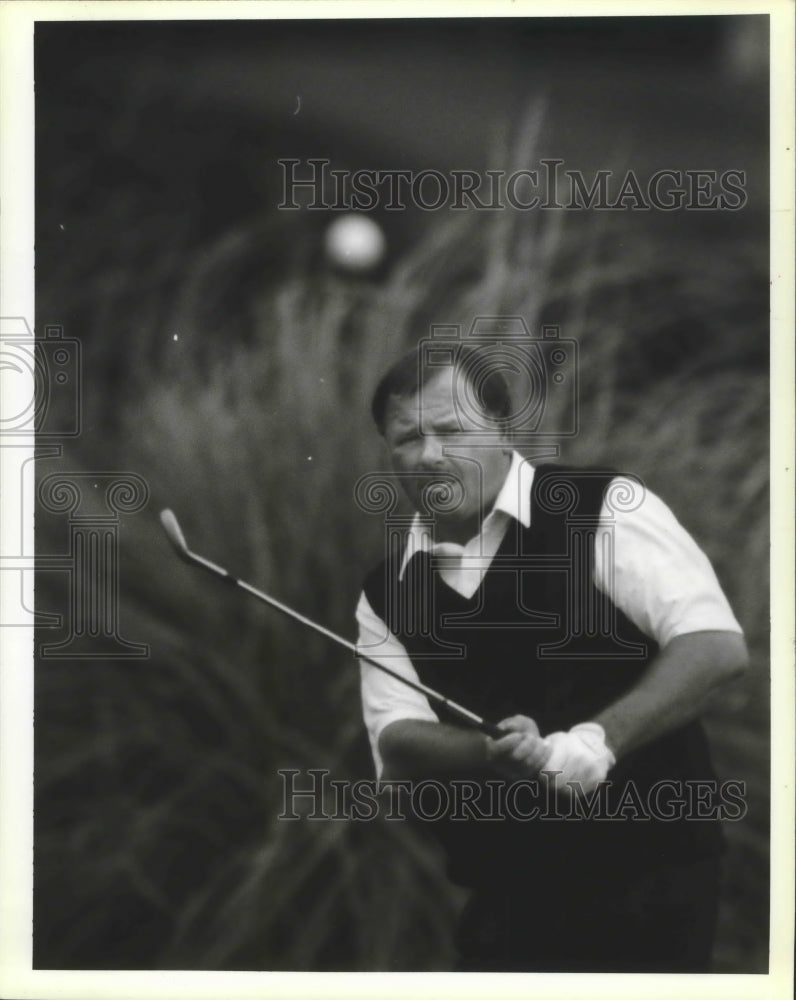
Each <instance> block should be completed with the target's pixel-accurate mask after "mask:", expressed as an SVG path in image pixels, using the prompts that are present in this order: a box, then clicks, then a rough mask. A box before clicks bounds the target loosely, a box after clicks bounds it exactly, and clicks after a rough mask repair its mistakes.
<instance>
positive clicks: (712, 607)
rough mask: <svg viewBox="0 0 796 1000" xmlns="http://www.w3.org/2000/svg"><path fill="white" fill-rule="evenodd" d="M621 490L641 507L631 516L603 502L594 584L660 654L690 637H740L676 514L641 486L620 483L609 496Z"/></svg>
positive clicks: (631, 511)
mask: <svg viewBox="0 0 796 1000" xmlns="http://www.w3.org/2000/svg"><path fill="white" fill-rule="evenodd" d="M623 484H625V485H626V487H627V489H628V490H629V491H630V492H629V493H628V494H626V496H633V497H634V498H635V500H634V501H633V502H632V503H629V504H627V505H626V508H627V509H625V510H622V509H618V508H619V505H618V504H611V503H610V502H609V500H608V499H607V498H606V501H605V502H604V503H603V507H602V510H601V512H600V527H599V530H598V532H597V538H596V539H595V564H594V582H595V585H596V586H597V587H598V588H599V589H600V590H601V591H602V592H603V593H606V594H608V595H609V596H610V597H611V599H612V600H613V602H614V604H615V605H616V606H617V608H619V609H620V610H621V611H623V612H624V613H625V614H626V615H627V617H628V618H629V619H630V620H631V621H632V622H633V623H634V625H636V626H638V628H640V629H641V631H642V632H644V633H645V634H646V635H648V636H650V638H653V639H655V641H656V642H657V643H658V644H659V645H660V646H661V647H663V646H665V645H666V644H667V643H668V642H671V640H672V639H674V638H675V637H676V636H678V635H685V634H687V633H689V632H704V631H726V632H741V631H742V629H741V626H740V625H739V624H738V622H737V620H736V618H735V616H734V615H733V613H732V610H731V608H730V605H729V602H728V601H727V598H726V597H725V596H724V592H723V591H722V589H721V586H720V584H719V581H718V579H717V578H716V574H715V572H714V571H713V567H712V566H711V565H710V562H709V561H708V558H707V556H706V555H705V554H704V552H702V550H701V549H700V548H699V546H698V545H697V544H696V542H695V541H694V539H693V538H692V537H691V536H690V535H689V534H688V532H687V531H686V530H685V528H683V526H682V525H681V524H680V523H679V522H678V520H677V519H676V518H675V516H674V514H673V513H672V512H671V510H670V509H669V508H668V507H667V506H666V504H665V503H664V502H663V501H662V500H661V499H660V498H659V497H657V496H655V494H654V493H650V492H649V490H647V489H645V488H643V487H642V486H641V484H640V483H639V482H638V481H634V480H629V479H628V480H622V479H621V477H618V478H617V479H615V480H614V481H613V483H612V486H611V488H610V489H611V491H613V489H614V487H617V486H618V487H619V488H620V489H621V488H622V486H623ZM613 495H614V496H616V494H615V493H614V494H613ZM607 496H608V494H607ZM631 507H632V509H630V508H631Z"/></svg>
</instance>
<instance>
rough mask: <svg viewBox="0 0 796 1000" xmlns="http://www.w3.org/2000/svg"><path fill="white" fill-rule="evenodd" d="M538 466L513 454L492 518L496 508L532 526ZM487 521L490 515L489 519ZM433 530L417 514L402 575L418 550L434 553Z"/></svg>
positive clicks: (402, 565) (405, 554) (523, 523)
mask: <svg viewBox="0 0 796 1000" xmlns="http://www.w3.org/2000/svg"><path fill="white" fill-rule="evenodd" d="M533 476H534V467H533V465H531V463H530V461H529V460H528V459H527V458H523V457H522V455H520V453H519V452H517V451H512V453H511V465H510V466H509V471H508V473H507V475H506V478H505V479H504V480H503V485H502V486H501V488H500V492H499V493H498V495H497V497H496V498H495V502H494V504H493V505H492V510H491V511H490V512H489V514H487V517H491V516H492V515H493V514H494V513H495V511H502V512H503V513H504V514H508V515H509V516H510V517H513V518H514V520H515V521H518V522H519V523H520V524H521V525H522V526H523V527H524V528H530V526H531V486H532V485H533ZM485 520H486V518H485ZM433 550H434V545H433V543H432V538H431V532H430V528H429V526H428V525H425V524H423V523H422V522H421V520H420V515H419V514H415V516H414V519H413V520H412V524H411V526H410V528H409V533H408V535H407V538H406V547H405V548H404V557H403V561H402V563H401V571H400V574H399V576H401V577H402V576H403V574H404V570H405V569H406V566H407V563H408V562H409V560H410V559H411V558H412V556H413V555H415V554H416V553H418V552H432V551H433Z"/></svg>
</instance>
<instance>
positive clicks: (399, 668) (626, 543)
mask: <svg viewBox="0 0 796 1000" xmlns="http://www.w3.org/2000/svg"><path fill="white" fill-rule="evenodd" d="M534 472H535V470H534V467H533V465H532V464H531V463H530V462H529V461H528V460H527V459H525V458H523V457H522V456H521V455H520V454H518V453H517V452H513V453H512V457H511V466H510V468H509V472H508V475H507V476H506V479H505V481H504V483H503V487H502V488H501V491H500V493H499V494H498V496H497V499H496V500H495V503H494V505H493V507H492V510H491V511H490V513H489V514H488V515H487V516H486V517H485V518H484V521H483V523H482V525H481V531H480V533H479V534H478V535H476V536H475V537H474V538H471V539H470V541H469V542H467V544H466V545H463V546H462V545H457V544H455V543H453V542H440V543H438V544H436V545H435V544H434V543H433V540H432V538H431V536H430V534H429V532H428V530H427V529H424V528H423V527H422V526H421V524H420V521H419V518H417V517H416V518H415V520H414V522H413V524H412V526H411V528H410V530H409V533H408V536H407V543H406V549H405V551H404V558H403V562H402V566H401V574H403V572H404V569H405V568H406V565H407V563H408V562H409V559H411V557H412V556H413V555H414V554H415V552H419V551H425V552H430V553H432V554H433V555H434V556H435V565H436V566H437V567H438V571H439V572H440V574H441V575H442V577H443V579H444V580H445V582H446V583H447V584H449V585H450V586H451V587H452V588H453V589H454V590H456V591H457V592H458V593H459V594H461V595H462V596H463V597H467V598H470V597H472V596H473V594H474V593H475V592H476V590H477V589H478V587H479V586H480V584H481V582H482V580H483V579H484V576H485V575H486V573H487V570H488V569H489V567H490V565H491V562H492V559H493V558H494V556H495V554H496V553H497V551H498V549H499V548H500V544H501V542H502V541H503V538H504V536H505V533H506V529H507V528H508V526H509V524H510V523H511V520H512V519H514V520H515V521H518V522H519V523H520V524H521V525H522V526H523V527H525V528H528V527H530V524H531V486H532V484H533V477H534ZM617 496H618V497H620V502H618V503H612V502H611V499H610V498H611V497H617ZM608 536H610V537H608ZM606 550H607V551H609V552H610V553H611V558H610V559H606V558H605V552H606ZM437 560H439V561H437ZM594 584H595V586H596V587H597V588H598V589H599V590H600V591H602V592H603V593H605V594H607V595H608V596H609V597H610V598H611V600H612V601H613V602H614V604H615V605H616V607H617V608H619V610H620V611H622V612H624V614H626V615H627V617H628V618H629V619H630V620H631V621H632V622H633V623H634V625H636V626H637V627H638V628H639V629H641V631H642V632H644V634H645V635H648V636H649V637H650V638H652V639H654V640H655V641H656V642H657V643H658V645H659V646H661V647H663V646H665V645H667V643H669V642H671V640H672V639H674V638H675V637H676V636H679V635H686V634H687V633H689V632H705V631H725V632H741V631H742V630H741V626H740V625H739V624H738V622H737V620H736V618H735V616H734V615H733V613H732V610H731V608H730V606H729V603H728V601H727V598H726V597H725V596H724V593H723V592H722V589H721V587H720V585H719V582H718V580H717V579H716V574H715V573H714V571H713V567H712V566H711V565H710V562H709V561H708V559H707V557H706V556H705V554H704V553H703V552H702V551H701V549H700V548H699V547H698V545H697V544H696V542H695V541H694V540H693V538H691V536H690V535H689V534H688V532H687V531H686V530H685V529H684V528H683V527H682V525H681V524H679V522H678V521H677V519H676V518H675V516H674V514H672V512H671V511H670V510H669V508H668V507H667V506H666V504H665V503H663V501H662V500H660V499H659V498H658V497H656V496H655V495H654V494H653V493H650V492H649V490H647V489H645V488H644V487H643V486H642V485H641V483H640V482H639V481H638V480H635V479H629V478H628V479H624V478H623V477H621V476H617V477H616V478H615V479H614V480H613V482H612V484H611V489H610V490H609V491H606V499H605V501H604V503H603V506H602V510H601V511H600V520H599V525H598V529H597V533H596V538H595V559H594ZM356 618H357V624H358V626H359V637H358V640H357V648H358V649H359V651H360V652H361V653H363V654H364V655H366V656H368V657H371V658H372V659H375V660H377V661H379V660H383V661H384V663H385V664H386V665H387V666H388V667H390V669H391V670H393V671H395V672H397V673H399V674H402V675H403V676H405V677H407V678H408V679H409V680H413V681H417V680H418V679H419V678H418V676H417V672H416V671H415V668H414V666H413V665H412V661H411V660H410V658H409V655H408V654H407V652H406V649H405V648H404V646H403V644H402V643H401V642H400V641H399V640H398V639H397V638H396V637H395V636H394V635H393V634H392V633H391V632H390V630H389V629H388V627H387V625H386V624H385V622H383V621H382V620H381V618H379V616H378V615H377V614H376V613H375V611H374V610H373V608H372V607H371V605H370V602H369V601H368V599H367V597H366V596H365V594H364V593H363V594H361V596H360V598H359V604H358V605H357V610H356ZM360 677H361V692H362V707H363V716H364V721H365V726H366V728H367V731H368V736H369V738H370V745H371V750H372V752H373V759H374V763H375V765H376V773H377V774H378V775H381V770H382V762H381V757H380V754H379V749H378V741H379V736H380V735H381V732H382V730H383V729H384V728H385V727H386V726H388V725H389V724H390V723H392V722H395V721H397V720H398V719H425V720H429V721H432V722H436V721H438V717H437V715H436V713H435V712H434V710H433V709H432V708H431V705H430V704H429V702H428V699H427V698H426V697H425V696H424V695H422V694H420V693H419V692H417V691H413V690H412V689H411V688H410V687H408V686H407V685H405V684H402V683H400V681H397V680H395V679H394V678H392V677H390V676H389V675H388V674H385V673H384V672H383V671H381V670H378V669H376V667H373V666H372V665H370V664H368V663H365V662H362V663H360ZM584 721H585V720H584Z"/></svg>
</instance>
